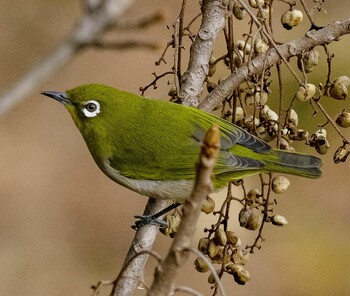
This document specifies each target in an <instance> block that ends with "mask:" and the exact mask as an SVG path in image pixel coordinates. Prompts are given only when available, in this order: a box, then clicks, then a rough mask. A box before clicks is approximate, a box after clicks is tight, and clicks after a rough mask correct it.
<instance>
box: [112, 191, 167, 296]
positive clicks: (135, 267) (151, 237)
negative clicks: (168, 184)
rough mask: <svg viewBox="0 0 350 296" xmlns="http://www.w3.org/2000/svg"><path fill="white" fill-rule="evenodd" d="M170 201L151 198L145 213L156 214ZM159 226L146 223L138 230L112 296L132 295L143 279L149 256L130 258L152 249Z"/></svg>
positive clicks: (115, 283)
mask: <svg viewBox="0 0 350 296" xmlns="http://www.w3.org/2000/svg"><path fill="white" fill-rule="evenodd" d="M169 203H170V202H169V201H167V200H159V199H154V198H149V199H148V203H147V205H146V208H145V211H144V213H143V214H144V215H153V214H156V213H158V212H159V211H161V210H163V209H164V208H166V207H167V206H168V205H169ZM158 228H159V227H158V226H154V225H146V226H144V227H141V228H140V229H138V230H137V231H136V233H135V237H134V239H133V241H132V244H131V246H130V248H129V251H128V254H127V255H126V258H125V260H124V264H123V268H122V273H120V274H119V275H118V278H117V279H116V281H115V282H114V285H113V289H112V292H111V294H110V295H111V296H126V295H132V293H133V291H134V289H135V287H136V286H137V284H138V282H139V281H138V280H137V279H140V280H143V271H144V267H145V265H146V262H147V259H148V257H149V256H148V255H140V256H138V257H137V258H136V259H134V260H132V261H131V262H130V260H131V259H132V258H134V257H135V256H136V255H137V254H138V253H140V252H141V251H145V250H147V251H150V250H151V249H152V247H153V243H154V241H155V239H156V236H157V234H158Z"/></svg>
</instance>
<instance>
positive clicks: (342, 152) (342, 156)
mask: <svg viewBox="0 0 350 296" xmlns="http://www.w3.org/2000/svg"><path fill="white" fill-rule="evenodd" d="M349 154H350V151H349V150H348V149H347V148H346V147H344V146H340V147H339V148H338V149H337V151H335V153H334V156H333V161H334V163H340V162H345V161H346V159H347V158H348V156H349Z"/></svg>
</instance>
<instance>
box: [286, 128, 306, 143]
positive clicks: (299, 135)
mask: <svg viewBox="0 0 350 296" xmlns="http://www.w3.org/2000/svg"><path fill="white" fill-rule="evenodd" d="M308 135H309V133H308V132H307V131H306V130H303V129H296V130H292V131H291V132H290V133H289V134H288V138H289V139H291V140H293V141H303V140H305V139H307V137H308Z"/></svg>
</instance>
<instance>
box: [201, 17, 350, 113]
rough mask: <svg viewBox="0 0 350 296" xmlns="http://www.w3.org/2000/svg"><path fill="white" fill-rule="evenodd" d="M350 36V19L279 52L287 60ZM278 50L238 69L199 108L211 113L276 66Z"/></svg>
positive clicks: (310, 33) (336, 22)
mask: <svg viewBox="0 0 350 296" xmlns="http://www.w3.org/2000/svg"><path fill="white" fill-rule="evenodd" d="M346 34H350V18H349V19H346V20H342V21H335V22H333V23H332V24H330V25H328V26H326V27H324V28H323V29H320V30H317V31H316V30H312V31H308V32H307V33H306V34H305V35H304V36H303V37H301V38H298V39H295V40H293V41H290V42H288V43H285V44H283V45H279V46H277V49H278V52H279V53H280V54H282V55H283V57H285V58H286V59H288V58H290V57H293V56H296V55H298V54H301V53H302V52H303V51H305V50H309V49H311V48H313V47H315V46H317V45H322V44H328V43H331V42H333V41H336V40H338V39H339V37H341V36H343V35H346ZM278 52H277V50H276V49H274V48H272V49H270V50H269V51H267V52H266V53H265V54H261V55H259V56H257V57H256V58H254V59H253V60H251V61H250V62H249V63H248V64H247V65H245V66H242V67H240V68H238V69H237V70H236V71H235V73H233V74H231V75H230V76H229V77H228V78H227V79H225V80H224V81H223V82H222V83H220V84H219V85H218V86H217V87H216V88H215V89H214V90H213V91H212V92H211V93H210V94H209V95H208V96H207V97H206V98H205V99H204V100H203V101H202V102H201V103H200V104H199V108H200V109H202V110H205V111H211V110H213V109H214V107H215V106H216V105H217V104H219V103H220V102H221V101H222V100H223V99H225V98H226V97H227V96H229V95H230V94H231V93H232V91H233V90H234V89H236V88H237V87H238V86H239V85H240V84H241V83H243V82H244V81H246V80H249V78H250V77H251V76H253V75H256V74H259V73H261V72H262V70H263V69H264V68H268V67H271V66H273V65H275V64H276V63H277V62H278V61H279V60H280V56H279V54H278Z"/></svg>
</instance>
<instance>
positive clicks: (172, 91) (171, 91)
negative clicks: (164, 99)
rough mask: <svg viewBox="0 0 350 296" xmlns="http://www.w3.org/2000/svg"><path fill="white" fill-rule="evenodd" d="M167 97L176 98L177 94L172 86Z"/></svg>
mask: <svg viewBox="0 0 350 296" xmlns="http://www.w3.org/2000/svg"><path fill="white" fill-rule="evenodd" d="M168 96H169V97H172V98H173V97H176V96H177V92H176V87H175V86H172V87H171V88H170V89H169V91H168Z"/></svg>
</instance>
